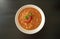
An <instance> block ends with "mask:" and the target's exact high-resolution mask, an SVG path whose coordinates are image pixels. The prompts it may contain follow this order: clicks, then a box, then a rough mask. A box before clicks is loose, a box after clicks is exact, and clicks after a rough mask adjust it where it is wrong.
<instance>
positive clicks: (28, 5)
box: [15, 4, 45, 34]
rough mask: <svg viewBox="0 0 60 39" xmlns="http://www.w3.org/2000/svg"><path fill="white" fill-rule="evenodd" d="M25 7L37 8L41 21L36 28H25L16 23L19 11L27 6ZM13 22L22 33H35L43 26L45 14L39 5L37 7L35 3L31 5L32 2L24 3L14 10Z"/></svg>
mask: <svg viewBox="0 0 60 39" xmlns="http://www.w3.org/2000/svg"><path fill="white" fill-rule="evenodd" d="M27 7H32V8H35V9H37V10H38V11H39V12H40V14H41V17H42V21H41V24H40V25H39V26H38V27H37V28H36V29H33V30H26V29H24V28H22V27H21V25H20V24H19V23H18V15H19V14H20V13H19V12H21V11H22V10H23V9H25V8H27ZM15 24H16V26H17V28H18V29H19V30H20V31H21V32H23V33H25V34H35V33H37V32H39V31H40V30H41V29H42V28H43V26H44V24H45V15H44V12H43V11H42V9H41V8H40V7H38V6H36V5H33V4H27V5H24V6H22V7H20V8H19V9H18V11H17V12H16V15H15Z"/></svg>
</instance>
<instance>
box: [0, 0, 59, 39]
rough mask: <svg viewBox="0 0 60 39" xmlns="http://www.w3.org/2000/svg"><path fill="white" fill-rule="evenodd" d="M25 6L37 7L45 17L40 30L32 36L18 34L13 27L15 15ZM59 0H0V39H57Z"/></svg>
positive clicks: (14, 26)
mask: <svg viewBox="0 0 60 39" xmlns="http://www.w3.org/2000/svg"><path fill="white" fill-rule="evenodd" d="M25 4H34V5H37V6H39V7H40V8H41V9H42V10H43V12H44V14H45V17H46V22H45V25H44V27H43V28H42V30H41V31H40V32H38V33H36V34H33V35H27V34H24V33H22V32H20V31H19V30H18V29H17V27H16V25H15V14H16V12H17V10H18V9H19V8H20V7H21V6H23V5H25ZM59 36H60V1H59V0H0V39H59V38H60V37H59Z"/></svg>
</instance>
